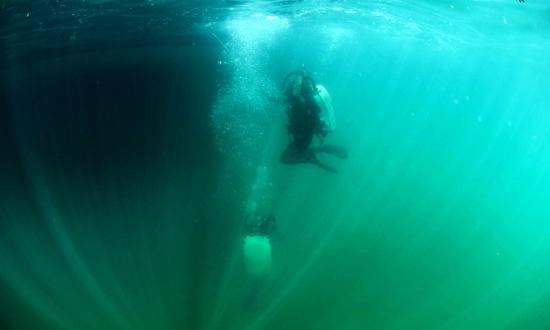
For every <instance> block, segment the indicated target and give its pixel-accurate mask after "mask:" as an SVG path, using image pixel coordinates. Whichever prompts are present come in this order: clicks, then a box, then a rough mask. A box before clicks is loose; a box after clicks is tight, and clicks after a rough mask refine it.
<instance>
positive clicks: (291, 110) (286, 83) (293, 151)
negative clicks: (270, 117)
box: [280, 68, 348, 173]
mask: <svg viewBox="0 0 550 330" xmlns="http://www.w3.org/2000/svg"><path fill="white" fill-rule="evenodd" d="M282 90H283V93H284V94H285V97H286V102H287V115H288V124H287V131H288V134H289V136H290V142H289V144H288V146H287V147H286V149H285V150H284V151H283V153H282V154H281V158H280V160H281V162H282V163H284V164H300V163H310V164H313V165H316V166H318V167H320V168H322V169H324V170H327V171H329V172H332V173H337V170H336V169H335V168H333V167H331V166H329V165H327V164H324V163H322V162H321V161H319V159H318V158H317V155H318V154H319V153H326V154H331V155H334V156H336V157H339V158H341V159H346V158H347V156H348V155H347V150H346V149H345V148H344V147H343V146H335V145H326V144H324V139H325V137H326V136H327V134H328V133H330V132H332V131H333V130H334V128H335V121H334V113H333V111H332V104H331V100H330V95H329V94H328V92H327V90H326V89H325V88H324V87H323V86H322V85H316V84H315V81H314V80H313V79H312V78H311V76H310V75H309V74H308V73H307V71H306V70H305V69H303V68H302V69H300V70H298V71H294V72H291V73H289V74H288V75H287V76H286V77H285V79H284V80H283V84H282ZM315 136H316V137H317V138H318V139H319V142H320V145H319V146H318V147H311V146H310V145H311V143H312V141H313V138H314V137H315Z"/></svg>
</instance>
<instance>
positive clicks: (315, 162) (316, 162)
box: [309, 156, 338, 174]
mask: <svg viewBox="0 0 550 330" xmlns="http://www.w3.org/2000/svg"><path fill="white" fill-rule="evenodd" d="M309 163H311V164H313V165H317V166H318V167H320V168H322V169H323V170H325V171H328V172H331V173H334V174H338V171H337V170H336V169H335V168H333V167H330V166H328V165H326V164H323V163H321V162H320V161H319V159H317V157H315V156H312V157H309Z"/></svg>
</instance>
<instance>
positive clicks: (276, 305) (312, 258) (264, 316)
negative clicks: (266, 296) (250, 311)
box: [246, 205, 344, 330]
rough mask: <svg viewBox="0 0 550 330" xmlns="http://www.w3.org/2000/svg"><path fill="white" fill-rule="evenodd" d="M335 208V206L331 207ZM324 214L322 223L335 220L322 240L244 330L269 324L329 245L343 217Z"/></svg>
mask: <svg viewBox="0 0 550 330" xmlns="http://www.w3.org/2000/svg"><path fill="white" fill-rule="evenodd" d="M333 207H335V205H333ZM341 212H343V211H341ZM323 213H324V218H325V219H324V220H323V222H324V221H327V220H330V219H337V220H333V221H331V222H330V223H331V225H330V227H329V228H328V230H327V231H326V234H325V235H323V238H322V239H321V241H320V242H319V244H318V245H317V246H316V248H315V249H314V250H313V251H312V253H311V254H309V256H308V257H307V259H305V261H304V263H303V266H302V267H300V269H299V270H298V271H297V273H296V274H295V276H293V277H292V279H291V280H290V282H289V283H288V284H287V285H286V286H285V287H284V288H283V290H281V291H280V293H279V294H278V295H277V296H276V297H275V298H274V299H273V300H272V301H271V302H270V304H269V305H268V307H267V308H266V309H265V310H263V312H262V313H261V314H260V315H258V316H257V317H256V320H255V321H254V322H252V324H250V325H248V326H247V327H246V329H249V330H254V329H263V328H264V327H265V326H266V324H267V323H269V322H270V320H271V319H272V318H273V317H275V315H277V313H278V312H279V310H280V308H281V306H282V305H283V302H284V301H285V300H287V299H288V296H289V295H290V294H291V292H292V291H294V290H295V289H296V287H297V286H298V284H299V282H300V281H302V278H303V277H304V276H305V275H306V274H307V272H308V271H309V270H310V268H311V267H312V266H313V264H314V263H315V262H317V261H318V260H319V259H320V257H321V255H322V253H323V252H324V251H325V250H326V248H327V246H328V245H329V242H330V241H331V240H332V239H333V238H334V236H335V231H336V229H337V228H338V227H339V226H340V225H341V223H342V221H343V219H344V217H341V216H340V217H330V218H329V216H328V215H327V214H330V212H323Z"/></svg>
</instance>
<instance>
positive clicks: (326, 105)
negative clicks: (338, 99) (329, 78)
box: [313, 85, 336, 133]
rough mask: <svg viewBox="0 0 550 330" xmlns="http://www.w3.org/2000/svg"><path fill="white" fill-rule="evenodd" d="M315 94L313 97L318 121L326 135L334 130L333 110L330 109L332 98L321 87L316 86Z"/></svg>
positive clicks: (323, 87)
mask: <svg viewBox="0 0 550 330" xmlns="http://www.w3.org/2000/svg"><path fill="white" fill-rule="evenodd" d="M316 87H317V93H316V94H315V95H314V96H313V98H314V99H315V103H317V105H318V106H319V110H320V115H319V117H320V119H321V122H322V123H323V124H324V126H325V129H326V131H327V133H330V132H333V131H334V130H335V129H336V119H335V118H334V108H333V107H332V98H331V97H330V94H329V93H328V91H327V89H326V88H325V86H323V85H317V86H316Z"/></svg>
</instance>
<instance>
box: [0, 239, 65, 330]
mask: <svg viewBox="0 0 550 330" xmlns="http://www.w3.org/2000/svg"><path fill="white" fill-rule="evenodd" d="M6 241H7V240H5V241H4V243H5V242H6ZM18 245H19V244H18ZM11 254H13V251H11V250H10V251H9V253H8V251H4V249H3V248H1V247H0V258H1V260H2V262H1V263H0V282H2V283H5V284H7V285H8V286H9V287H10V288H12V289H13V291H14V292H16V294H17V295H18V297H19V298H20V299H21V300H22V301H23V302H24V303H25V304H26V305H27V306H29V308H30V309H31V310H32V311H33V312H34V313H35V314H36V315H37V316H38V317H39V318H40V319H42V320H44V321H45V322H46V323H47V324H51V325H53V326H54V327H56V328H59V329H67V323H66V318H65V317H63V316H61V313H60V312H59V311H58V310H55V309H54V308H53V305H54V303H55V304H56V302H53V303H52V301H49V300H50V299H51V298H49V297H48V294H47V293H46V292H45V290H44V288H46V287H47V286H46V285H44V284H43V283H38V281H39V280H40V276H34V278H33V279H31V278H29V277H28V274H29V272H28V271H25V270H20V268H21V260H20V259H18V264H15V263H14V262H10V259H11V258H10V255H11ZM20 254H21V256H22V257H23V258H24V257H25V254H24V253H21V252H20ZM27 263H28V262H27ZM31 273H32V274H39V273H35V272H31ZM46 302H48V303H46Z"/></svg>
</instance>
